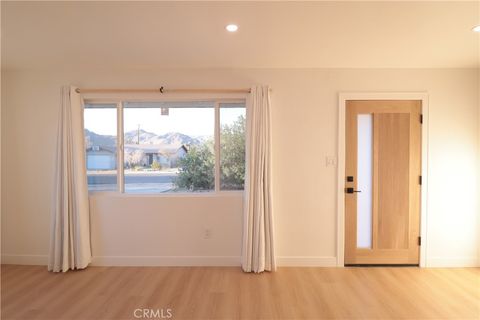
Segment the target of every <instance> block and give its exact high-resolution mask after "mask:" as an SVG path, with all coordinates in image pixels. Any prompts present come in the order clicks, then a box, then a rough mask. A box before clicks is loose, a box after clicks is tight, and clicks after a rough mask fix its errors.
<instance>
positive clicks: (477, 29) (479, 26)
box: [472, 24, 480, 32]
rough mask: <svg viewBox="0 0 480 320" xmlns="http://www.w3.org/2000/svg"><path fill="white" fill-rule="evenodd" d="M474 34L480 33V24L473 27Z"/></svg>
mask: <svg viewBox="0 0 480 320" xmlns="http://www.w3.org/2000/svg"><path fill="white" fill-rule="evenodd" d="M472 31H473V32H480V24H479V25H478V26H475V27H473V29H472Z"/></svg>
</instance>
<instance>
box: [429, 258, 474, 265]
mask: <svg viewBox="0 0 480 320" xmlns="http://www.w3.org/2000/svg"><path fill="white" fill-rule="evenodd" d="M426 262H427V263H426V264H427V265H426V266H427V268H464V267H467V268H468V267H480V261H479V259H478V258H477V257H459V258H448V257H447V258H444V257H433V258H430V257H429V258H428V259H427V261H426Z"/></svg>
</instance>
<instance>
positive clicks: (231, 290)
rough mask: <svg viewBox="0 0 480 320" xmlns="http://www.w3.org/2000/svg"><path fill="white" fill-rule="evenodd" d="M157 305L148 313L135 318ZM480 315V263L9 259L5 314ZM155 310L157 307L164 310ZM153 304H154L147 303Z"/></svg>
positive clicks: (190, 316) (56, 316) (132, 316)
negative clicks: (256, 269)
mask: <svg viewBox="0 0 480 320" xmlns="http://www.w3.org/2000/svg"><path fill="white" fill-rule="evenodd" d="M135 309H147V310H150V309H151V310H153V312H154V313H150V314H149V315H150V316H152V317H150V318H148V317H143V318H136V317H135V315H137V316H138V315H141V312H143V311H137V313H136V314H134V312H135ZM162 309H163V317H164V318H163V319H167V316H168V315H169V314H168V310H167V309H171V313H172V315H173V317H171V318H170V319H379V320H380V319H381V320H384V319H477V320H478V319H480V268H465V269H420V268H413V267H412V268H384V267H381V268H280V269H279V270H278V271H277V272H275V273H263V274H245V273H243V272H242V271H241V270H240V268H223V267H209V268H204V267H190V268H188V267H177V268H170V267H168V268H166V267H90V268H88V269H86V270H82V271H75V272H67V273H64V274H53V273H49V272H47V271H46V267H40V266H13V265H3V266H2V270H1V318H2V319H46V320H54V319H62V320H65V319H82V320H89V319H162V318H161V316H162V314H161V313H157V314H155V312H161V311H162ZM157 310H158V311H157ZM148 312H149V311H148Z"/></svg>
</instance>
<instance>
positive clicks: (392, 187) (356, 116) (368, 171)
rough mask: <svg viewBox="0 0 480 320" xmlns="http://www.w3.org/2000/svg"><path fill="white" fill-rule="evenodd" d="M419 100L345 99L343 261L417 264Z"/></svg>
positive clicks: (419, 191) (419, 162)
mask: <svg viewBox="0 0 480 320" xmlns="http://www.w3.org/2000/svg"><path fill="white" fill-rule="evenodd" d="M421 103H422V102H421V101H416V100H415V101H413V100H412V101H407V100H391V101H390V100H389V101H380V100H373V101H366V100H363V101H353V100H352V101H347V104H346V163H345V164H346V166H345V169H346V172H345V264H414V265H418V263H419V245H420V195H421V162H422V161H421V109H422V105H421Z"/></svg>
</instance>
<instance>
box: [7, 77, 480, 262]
mask: <svg viewBox="0 0 480 320" xmlns="http://www.w3.org/2000/svg"><path fill="white" fill-rule="evenodd" d="M4 76H5V78H4V81H2V84H3V86H4V87H3V90H2V91H3V92H4V94H6V104H5V105H4V106H3V108H2V121H3V123H2V166H3V170H2V171H3V175H2V198H3V199H4V201H3V203H2V213H3V214H2V255H3V258H4V261H6V262H24V263H26V262H44V261H45V255H46V254H47V252H48V239H49V223H50V209H51V199H52V185H53V170H54V164H53V159H54V150H55V140H56V123H57V110H58V104H59V88H60V86H61V85H62V84H67V83H71V84H74V85H78V86H80V87H158V86H159V85H164V86H166V87H234V88H235V87H246V86H247V87H248V86H250V85H252V84H257V83H266V84H270V85H271V86H272V88H273V93H272V103H273V115H272V116H273V146H272V148H273V166H274V168H273V179H274V214H275V227H276V247H277V255H278V257H279V261H280V263H281V264H289V265H295V264H301V265H307V264H309V265H334V264H335V258H336V257H335V254H336V168H335V167H327V166H326V165H325V157H326V156H335V155H336V154H337V117H338V110H337V109H338V103H337V99H338V92H341V91H350V92H352V91H396V92H399V91H408V92H411V91H428V92H429V95H430V96H429V97H430V117H429V126H430V127H429V154H428V157H429V158H428V163H429V168H428V172H429V190H428V207H429V216H428V223H427V224H428V225H427V230H428V234H427V239H426V243H427V244H428V247H427V265H430V266H463V265H475V264H478V260H479V247H480V246H479V243H478V237H479V235H478V233H479V230H478V228H477V226H478V221H477V219H478V217H477V216H478V208H477V207H476V195H477V194H478V193H477V186H476V180H477V172H478V165H477V164H478V160H477V157H479V153H478V150H479V148H480V146H479V145H478V143H477V141H478V139H479V138H478V135H479V131H478V130H479V129H478V123H479V119H478V116H477V113H478V109H477V103H478V100H477V92H478V79H477V74H476V70H467V69H463V70H460V69H458V70H457V69H441V70H439V69H438V70H428V69H415V70H408V69H401V70H400V69H232V70H226V69H218V70H217V69H210V70H202V69H192V70H185V69H178V70H173V69H166V70H146V69H142V70H140V69H137V70H114V71H112V70H99V69H95V70H90V71H88V70H63V71H55V70H43V71H42V70H36V71H26V70H23V71H8V72H6V73H5V74H4ZM32 155H35V156H34V157H32ZM33 159H35V160H33ZM241 206H242V199H241V198H240V197H238V196H237V197H236V196H231V197H200V198H185V197H175V198H165V197H145V196H144V197H142V196H133V195H129V196H96V197H92V199H91V208H92V232H93V235H92V240H93V253H94V255H95V256H97V258H96V261H97V263H107V264H108V263H110V264H111V263H116V264H122V263H124V264H135V263H137V264H168V263H172V262H176V263H180V264H220V263H221V264H238V261H239V259H238V256H239V255H240V248H241V227H242V226H241V224H242V216H241V215H242V213H241V211H242V208H241ZM204 228H211V229H212V238H211V239H209V240H204V239H203V229H204ZM178 256H180V257H183V258H181V259H179V258H175V257H178ZM129 257H130V258H129ZM131 257H136V258H131ZM139 257H141V258H139Z"/></svg>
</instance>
